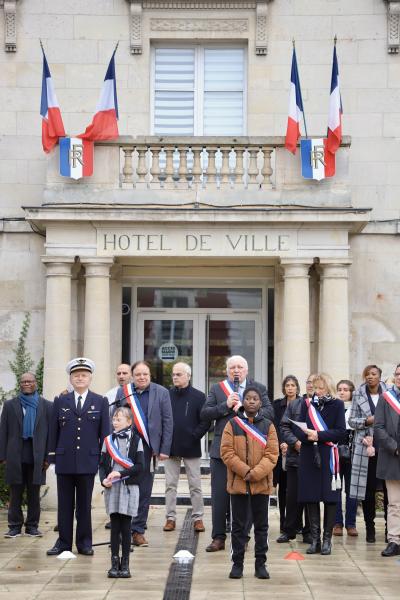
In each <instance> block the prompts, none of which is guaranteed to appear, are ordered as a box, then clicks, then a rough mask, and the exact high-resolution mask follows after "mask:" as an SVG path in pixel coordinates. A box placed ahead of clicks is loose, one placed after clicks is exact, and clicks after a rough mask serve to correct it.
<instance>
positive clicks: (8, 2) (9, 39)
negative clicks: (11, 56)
mask: <svg viewBox="0 0 400 600" xmlns="http://www.w3.org/2000/svg"><path fill="white" fill-rule="evenodd" d="M17 2H18V0H0V7H3V8H4V50H5V52H16V51H17Z"/></svg>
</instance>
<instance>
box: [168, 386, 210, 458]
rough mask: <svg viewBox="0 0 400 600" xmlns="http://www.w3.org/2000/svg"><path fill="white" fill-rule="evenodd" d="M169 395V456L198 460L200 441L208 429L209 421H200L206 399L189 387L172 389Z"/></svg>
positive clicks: (198, 391) (201, 393)
mask: <svg viewBox="0 0 400 600" xmlns="http://www.w3.org/2000/svg"><path fill="white" fill-rule="evenodd" d="M169 395H170V398H171V406H172V416H173V419H174V432H173V435H172V444H171V451H170V456H181V457H182V458H199V457H200V456H201V445H200V440H201V438H202V437H203V435H204V434H205V433H206V432H207V431H208V429H209V427H210V422H209V421H202V420H201V418H200V413H201V409H202V407H203V405H204V402H205V401H206V397H205V395H204V394H203V392H200V390H196V388H194V387H192V386H191V385H188V386H187V387H185V388H175V387H173V388H171V389H170V390H169Z"/></svg>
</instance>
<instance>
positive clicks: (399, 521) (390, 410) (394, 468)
mask: <svg viewBox="0 0 400 600" xmlns="http://www.w3.org/2000/svg"><path fill="white" fill-rule="evenodd" d="M374 438H375V439H376V440H377V441H378V444H379V453H378V465H377V470H376V474H377V477H379V478H380V479H384V480H385V481H386V488H387V493H388V499H389V504H388V516H387V529H388V531H387V540H388V545H387V546H386V548H385V549H384V550H382V552H381V554H382V556H396V555H398V554H400V364H398V365H397V367H396V369H395V372H394V386H393V387H392V388H390V389H388V390H386V391H385V392H383V394H382V395H381V396H380V398H379V400H378V405H377V407H376V412H375V421H374Z"/></svg>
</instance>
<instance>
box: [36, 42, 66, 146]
mask: <svg viewBox="0 0 400 600" xmlns="http://www.w3.org/2000/svg"><path fill="white" fill-rule="evenodd" d="M40 114H41V116H42V145H43V150H44V151H45V152H50V150H52V149H53V148H54V146H55V145H56V144H57V143H58V140H59V138H60V137H64V136H65V130H64V124H63V120H62V117H61V112H60V106H59V104H58V101H57V97H56V93H55V91H54V85H53V80H52V78H51V74H50V69H49V65H48V64H47V59H46V55H45V53H44V50H43V74H42V96H41V100H40Z"/></svg>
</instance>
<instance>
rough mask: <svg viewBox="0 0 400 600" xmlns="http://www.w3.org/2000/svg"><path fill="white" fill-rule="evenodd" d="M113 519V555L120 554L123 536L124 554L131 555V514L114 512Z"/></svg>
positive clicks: (111, 516)
mask: <svg viewBox="0 0 400 600" xmlns="http://www.w3.org/2000/svg"><path fill="white" fill-rule="evenodd" d="M110 519H111V556H118V555H119V543H120V538H121V546H122V556H129V552H130V549H131V521H132V517H130V516H129V515H121V514H120V513H112V514H111V515H110Z"/></svg>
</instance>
